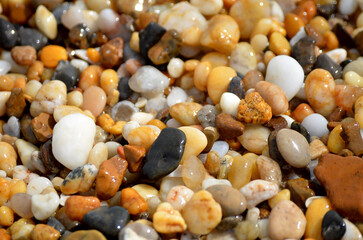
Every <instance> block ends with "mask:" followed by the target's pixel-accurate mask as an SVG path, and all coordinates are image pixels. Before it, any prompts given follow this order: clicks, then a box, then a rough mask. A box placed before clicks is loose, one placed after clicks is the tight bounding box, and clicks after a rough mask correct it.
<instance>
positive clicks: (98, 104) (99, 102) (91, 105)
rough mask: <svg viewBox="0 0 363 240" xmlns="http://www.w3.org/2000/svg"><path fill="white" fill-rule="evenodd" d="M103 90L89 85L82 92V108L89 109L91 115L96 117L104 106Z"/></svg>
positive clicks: (104, 96)
mask: <svg viewBox="0 0 363 240" xmlns="http://www.w3.org/2000/svg"><path fill="white" fill-rule="evenodd" d="M106 101H107V96H106V93H105V91H104V90H103V89H102V88H100V87H97V86H90V87H88V88H87V89H86V91H84V93H83V105H82V109H83V110H89V111H90V112H91V113H92V115H93V116H95V117H98V116H99V115H100V114H101V113H102V111H103V109H104V107H105V106H106Z"/></svg>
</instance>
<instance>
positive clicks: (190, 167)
mask: <svg viewBox="0 0 363 240" xmlns="http://www.w3.org/2000/svg"><path fill="white" fill-rule="evenodd" d="M206 174H207V171H206V170H205V168H204V165H203V163H202V162H201V161H200V160H199V158H197V157H196V156H190V157H189V158H186V159H183V168H182V177H183V182H184V183H185V185H186V186H187V187H189V188H190V189H192V190H193V191H198V190H201V189H202V183H203V180H204V178H205V177H206Z"/></svg>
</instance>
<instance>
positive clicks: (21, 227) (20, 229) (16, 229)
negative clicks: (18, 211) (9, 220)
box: [9, 218, 35, 240]
mask: <svg viewBox="0 0 363 240" xmlns="http://www.w3.org/2000/svg"><path fill="white" fill-rule="evenodd" d="M34 227H35V225H34V222H33V221H32V220H31V219H25V218H21V219H19V220H18V221H16V222H14V224H13V225H11V227H10V228H9V231H10V233H11V239H13V240H20V239H30V236H31V233H32V231H33V229H34Z"/></svg>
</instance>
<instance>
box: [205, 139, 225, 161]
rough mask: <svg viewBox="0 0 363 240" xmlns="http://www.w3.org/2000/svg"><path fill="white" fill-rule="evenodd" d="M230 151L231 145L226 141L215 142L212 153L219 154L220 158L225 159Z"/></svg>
mask: <svg viewBox="0 0 363 240" xmlns="http://www.w3.org/2000/svg"><path fill="white" fill-rule="evenodd" d="M228 150H229V145H228V143H227V142H226V141H215V142H214V144H213V146H212V148H211V150H210V151H215V152H217V153H218V155H219V157H220V158H223V157H224V155H226V154H227V152H228Z"/></svg>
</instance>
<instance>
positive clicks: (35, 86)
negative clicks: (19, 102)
mask: <svg viewBox="0 0 363 240" xmlns="http://www.w3.org/2000/svg"><path fill="white" fill-rule="evenodd" d="M41 87H42V83H41V82H39V81H37V80H30V81H29V82H27V83H26V85H25V94H27V95H29V96H30V97H31V98H33V99H34V98H35V96H36V95H37V92H38V91H39V89H40V88H41Z"/></svg>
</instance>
